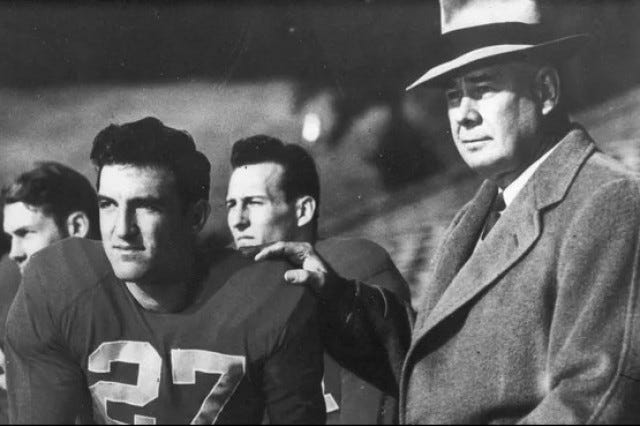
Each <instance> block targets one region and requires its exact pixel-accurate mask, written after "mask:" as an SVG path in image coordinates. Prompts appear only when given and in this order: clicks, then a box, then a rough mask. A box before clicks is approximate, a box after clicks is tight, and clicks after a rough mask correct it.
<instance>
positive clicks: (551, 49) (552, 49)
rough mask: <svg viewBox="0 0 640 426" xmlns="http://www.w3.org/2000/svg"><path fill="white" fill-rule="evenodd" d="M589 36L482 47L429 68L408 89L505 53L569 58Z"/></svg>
mask: <svg viewBox="0 0 640 426" xmlns="http://www.w3.org/2000/svg"><path fill="white" fill-rule="evenodd" d="M589 38H590V37H589V36H588V35H587V34H576V35H572V36H567V37H562V38H557V39H554V40H550V41H548V42H545V43H540V44H501V45H491V46H485V47H481V48H478V49H475V50H472V51H470V52H467V53H465V54H463V55H460V56H458V57H457V58H455V59H452V60H450V61H447V62H444V63H442V64H440V65H437V66H435V67H433V68H431V69H429V70H428V71H427V72H426V73H425V74H423V75H422V77H420V78H419V79H418V80H416V81H415V82H413V83H412V84H411V85H410V86H408V87H407V88H406V90H411V89H413V88H415V87H417V86H420V85H423V84H428V85H430V86H439V85H441V84H442V83H444V80H445V79H446V78H448V77H450V76H451V74H452V73H454V72H456V71H460V70H462V69H465V68H467V67H469V66H470V65H473V64H476V63H477V62H481V61H484V60H490V59H498V58H500V57H502V56H512V55H518V54H521V55H528V56H529V55H531V56H538V55H539V56H543V57H545V58H548V59H549V60H552V61H557V60H562V59H568V58H569V57H571V56H573V55H574V54H575V53H577V52H578V51H579V50H580V48H581V47H583V46H584V45H585V44H586V43H587V42H588V40H589Z"/></svg>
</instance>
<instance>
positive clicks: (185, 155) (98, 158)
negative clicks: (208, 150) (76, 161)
mask: <svg viewBox="0 0 640 426" xmlns="http://www.w3.org/2000/svg"><path fill="white" fill-rule="evenodd" d="M91 161H92V162H93V164H94V165H95V166H96V168H97V169H98V178H97V183H96V185H97V187H98V188H100V172H101V170H102V168H103V167H104V166H106V165H112V164H130V165H135V166H151V167H166V168H167V169H169V170H170V171H171V172H172V173H173V175H174V177H175V179H176V184H177V189H178V195H179V196H180V198H181V200H182V202H183V206H184V207H185V208H186V207H187V206H189V205H191V204H193V203H195V202H196V201H198V200H208V199H209V189H210V185H211V181H210V177H209V175H210V173H211V164H210V163H209V160H208V159H207V157H206V156H205V155H204V154H203V153H201V152H200V151H198V150H197V149H196V144H195V142H194V140H193V138H192V137H191V135H190V134H189V133H187V132H186V131H184V130H177V129H174V128H171V127H167V126H165V125H164V124H163V123H162V122H161V121H160V120H158V119H157V118H155V117H146V118H143V119H142V120H138V121H133V122H130V123H125V124H121V125H117V124H111V125H109V126H108V127H106V128H104V129H103V130H101V131H100V133H98V135H97V136H96V137H95V139H94V140H93V148H92V149H91Z"/></svg>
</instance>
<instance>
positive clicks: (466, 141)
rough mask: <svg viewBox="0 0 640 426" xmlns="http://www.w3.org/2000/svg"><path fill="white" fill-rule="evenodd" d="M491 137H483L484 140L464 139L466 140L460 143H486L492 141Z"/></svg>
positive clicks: (461, 140)
mask: <svg viewBox="0 0 640 426" xmlns="http://www.w3.org/2000/svg"><path fill="white" fill-rule="evenodd" d="M490 139H491V138H490V137H488V136H487V137H483V138H464V139H460V142H462V143H464V144H472V143H478V142H485V141H488V140H490Z"/></svg>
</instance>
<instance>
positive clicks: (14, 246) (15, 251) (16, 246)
mask: <svg viewBox="0 0 640 426" xmlns="http://www.w3.org/2000/svg"><path fill="white" fill-rule="evenodd" d="M27 257H28V256H27V253H26V252H25V251H24V248H23V247H22V244H21V243H20V242H19V241H18V240H16V239H13V240H12V241H11V250H10V251H9V258H10V259H11V260H13V261H14V262H16V263H17V264H21V263H23V262H24V261H25V260H27Z"/></svg>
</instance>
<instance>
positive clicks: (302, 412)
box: [263, 290, 326, 424]
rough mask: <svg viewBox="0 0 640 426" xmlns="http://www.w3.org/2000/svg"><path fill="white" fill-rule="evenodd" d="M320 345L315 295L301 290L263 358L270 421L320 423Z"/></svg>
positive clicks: (322, 408) (322, 413)
mask: <svg viewBox="0 0 640 426" xmlns="http://www.w3.org/2000/svg"><path fill="white" fill-rule="evenodd" d="M323 362H324V358H323V348H322V344H321V342H320V338H319V335H318V324H317V310H316V301H315V298H314V297H313V296H312V295H311V294H310V293H308V291H306V290H305V293H304V295H303V297H302V299H301V300H300V303H299V304H298V305H297V307H296V309H295V310H294V311H293V313H292V315H291V316H290V317H289V320H288V321H287V324H286V326H285V329H284V330H283V332H282V334H281V335H280V339H279V342H278V345H277V347H276V348H275V351H274V352H273V353H272V354H271V356H270V357H269V358H268V359H267V360H266V361H265V366H264V373H263V393H264V395H265V398H266V406H267V414H268V416H269V419H270V422H271V423H273V424H324V422H325V419H326V408H325V405H324V397H323V394H322V385H321V382H322V375H323Z"/></svg>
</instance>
